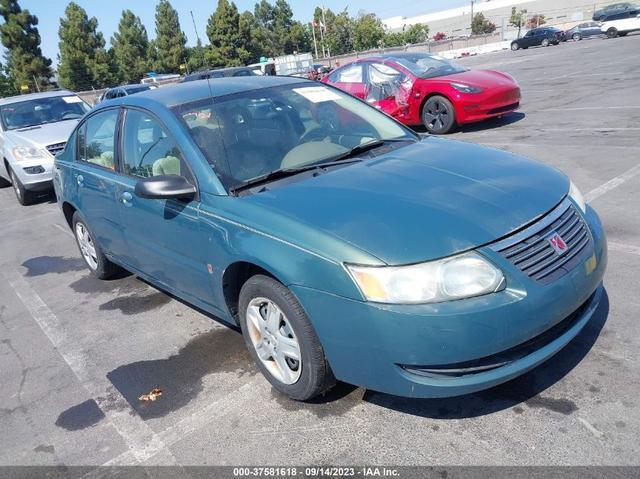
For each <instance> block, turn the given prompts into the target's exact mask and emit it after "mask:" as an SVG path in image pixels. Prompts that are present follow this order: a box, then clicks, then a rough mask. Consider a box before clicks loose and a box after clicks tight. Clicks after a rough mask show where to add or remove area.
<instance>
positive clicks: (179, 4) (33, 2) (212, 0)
mask: <svg viewBox="0 0 640 479" xmlns="http://www.w3.org/2000/svg"><path fill="white" fill-rule="evenodd" d="M75 1H76V3H78V4H79V5H80V6H82V8H84V9H85V10H86V11H87V14H88V15H89V17H92V16H94V17H96V18H97V19H98V30H100V31H101V32H102V33H103V34H104V37H105V39H106V41H107V44H109V39H110V38H111V35H112V34H113V32H114V31H115V30H116V29H117V28H118V22H119V20H120V16H121V13H122V10H124V9H127V8H128V9H130V10H132V11H133V12H134V13H135V14H136V15H138V16H139V17H140V19H141V20H142V23H143V24H144V25H145V27H146V29H147V33H148V34H149V38H154V37H155V7H156V4H157V3H158V2H157V1H156V0H75ZM235 3H236V5H237V6H238V9H239V10H240V11H241V12H242V11H244V10H251V11H253V7H254V5H255V3H256V0H235ZM271 3H275V0H272V1H271ZM321 3H323V2H322V0H317V1H314V0H311V1H309V0H306V1H305V0H289V5H291V8H292V10H293V15H294V17H295V19H296V20H300V21H303V22H308V21H310V20H311V17H312V15H313V11H314V9H315V7H316V5H319V4H321ZM467 3H469V1H468V0H396V1H393V2H392V1H389V0H354V1H352V2H349V1H348V0H324V5H325V7H327V8H330V9H331V10H333V11H341V10H342V9H344V8H345V7H348V9H349V13H350V14H351V15H356V14H357V13H358V12H359V11H360V10H366V11H367V12H372V13H375V14H376V15H378V16H379V17H380V18H383V19H384V18H389V17H394V16H397V15H403V16H412V15H417V14H423V13H428V12H433V11H438V10H444V9H447V8H455V7H459V6H462V5H466V4H467ZM67 4H68V1H67V0H21V1H20V6H21V7H22V8H23V9H29V10H30V11H31V13H33V14H35V15H36V16H37V17H38V20H39V25H38V30H39V31H40V36H41V38H42V44H41V48H42V52H43V53H44V55H45V56H47V57H49V58H51V59H52V60H53V63H54V65H55V64H57V55H58V27H59V26H60V17H61V16H63V15H64V9H65V8H66V6H67ZM171 4H172V5H173V7H174V8H175V9H176V10H177V11H178V15H179V16H180V26H181V27H182V30H183V31H184V32H185V34H186V35H187V39H188V44H189V45H195V43H196V36H195V33H194V29H193V23H192V21H191V15H190V13H189V12H190V11H193V16H194V18H195V22H196V27H197V29H198V34H199V35H200V38H201V39H202V41H203V42H204V43H208V41H207V35H206V25H207V20H208V18H209V16H210V15H211V13H212V12H213V11H214V10H215V8H216V5H217V4H218V2H217V0H171Z"/></svg>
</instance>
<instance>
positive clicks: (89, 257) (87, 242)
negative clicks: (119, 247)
mask: <svg viewBox="0 0 640 479" xmlns="http://www.w3.org/2000/svg"><path fill="white" fill-rule="evenodd" d="M71 225H72V226H73V236H74V237H75V238H76V243H77V245H78V249H80V254H81V255H82V258H83V259H84V262H85V263H86V265H87V267H88V268H89V271H90V272H91V275H92V276H95V277H96V278H98V279H109V278H111V277H113V276H115V275H116V274H118V273H120V272H121V271H122V269H121V268H120V267H119V266H117V265H116V264H114V263H112V262H111V261H109V260H108V259H107V257H106V256H105V255H104V253H103V252H102V249H101V248H100V245H99V244H98V243H97V242H96V241H95V240H94V239H93V233H91V230H90V229H89V227H88V226H87V222H86V221H85V220H84V218H83V217H82V216H81V215H80V213H78V212H77V211H76V212H75V213H74V214H73V218H72V219H71ZM81 231H84V232H86V235H87V236H86V237H84V238H81V236H82V233H81ZM91 248H93V251H91Z"/></svg>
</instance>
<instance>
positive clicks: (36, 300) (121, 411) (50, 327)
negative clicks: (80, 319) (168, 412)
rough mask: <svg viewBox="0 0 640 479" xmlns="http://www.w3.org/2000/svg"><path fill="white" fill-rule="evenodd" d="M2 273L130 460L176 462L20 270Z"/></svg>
mask: <svg viewBox="0 0 640 479" xmlns="http://www.w3.org/2000/svg"><path fill="white" fill-rule="evenodd" d="M3 276H4V277H5V279H6V281H7V283H8V284H9V285H10V286H11V288H12V289H13V291H14V293H15V294H16V296H17V297H18V299H20V301H21V302H22V304H23V305H24V307H25V308H26V309H27V311H28V312H29V313H30V315H31V317H32V318H33V320H34V321H35V322H36V323H37V324H38V326H39V327H40V329H41V330H42V332H43V333H44V334H45V335H46V336H47V338H48V339H49V341H51V344H53V346H54V347H55V348H56V350H57V351H58V353H59V354H60V356H62V358H63V359H64V361H65V362H66V363H67V365H68V366H69V368H70V369H71V371H72V372H73V374H74V375H75V376H76V378H77V379H78V381H79V382H80V384H81V385H82V386H83V387H84V388H85V390H86V391H87V392H88V393H89V395H90V396H91V397H92V398H93V399H94V401H95V402H96V404H97V405H98V407H99V408H100V409H101V410H102V412H103V414H104V415H105V417H106V418H107V420H108V421H109V422H110V423H111V424H112V425H113V427H114V428H115V430H116V431H117V432H118V434H120V436H121V437H122V439H123V440H124V442H125V444H126V445H127V447H128V448H129V450H130V451H131V453H132V456H133V459H135V460H136V461H138V462H143V461H145V460H146V459H148V458H150V457H153V456H155V455H158V454H159V453H162V454H164V456H165V457H167V456H168V459H169V461H172V463H173V464H177V461H176V460H175V457H173V455H172V454H171V453H170V452H169V450H168V449H167V448H166V446H165V444H164V443H163V442H162V440H161V439H160V438H159V437H158V435H157V434H155V432H154V431H153V430H152V429H151V428H150V427H149V426H147V424H145V422H144V421H143V420H142V419H141V418H140V416H138V414H137V413H136V412H135V411H134V410H133V408H132V407H131V406H130V405H129V403H128V402H127V400H126V399H125V398H124V397H123V396H122V395H121V394H120V393H119V391H118V390H117V389H116V388H115V387H113V385H112V384H111V382H110V381H108V380H107V379H106V378H104V377H102V376H100V375H96V374H95V373H94V372H93V371H92V370H91V369H92V368H91V367H90V366H89V363H90V361H89V358H87V357H86V355H84V354H83V352H82V348H81V347H79V345H78V342H77V341H76V340H74V339H72V338H70V337H69V336H68V335H67V332H66V331H65V330H64V328H63V327H62V325H61V324H60V321H59V320H58V317H57V316H56V315H55V313H54V312H53V311H51V309H50V308H49V307H48V306H47V304H46V303H45V302H44V300H43V299H42V298H41V297H40V295H39V294H38V293H37V292H36V291H35V290H34V289H33V288H32V287H31V286H30V285H29V283H28V282H27V281H26V280H25V279H24V278H23V277H22V276H21V275H20V273H18V271H15V270H9V272H4V273H3ZM116 404H117V407H115V406H116Z"/></svg>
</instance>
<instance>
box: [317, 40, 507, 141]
mask: <svg viewBox="0 0 640 479" xmlns="http://www.w3.org/2000/svg"><path fill="white" fill-rule="evenodd" d="M322 81H323V82H325V83H329V84H331V85H334V86H336V87H338V88H340V89H341V90H344V91H346V92H348V93H351V94H352V95H355V96H357V97H359V98H361V99H363V100H365V101H366V102H368V103H371V104H373V105H375V106H376V107H378V108H380V109H382V111H384V112H385V113H387V114H388V115H391V116H392V117H394V118H396V119H397V120H399V121H401V122H402V123H404V124H405V125H424V126H425V127H426V128H427V130H428V131H429V132H430V133H434V134H443V133H447V132H449V131H451V129H452V128H454V127H455V126H456V125H462V124H464V123H472V122H476V121H481V120H484V119H486V118H491V117H495V116H500V115H504V114H505V113H508V112H511V111H514V110H516V109H517V108H518V106H519V104H520V88H519V87H518V84H517V83H516V81H515V80H514V79H513V78H512V77H511V76H510V75H508V74H506V73H501V72H496V71H492V70H473V71H472V70H467V69H466V68H464V67H462V66H460V65H456V64H455V63H453V62H451V61H449V60H447V59H445V58H442V57H439V56H437V55H431V54H427V53H393V54H389V55H382V56H378V57H371V58H363V59H359V60H356V61H355V62H352V63H349V64H347V65H344V66H342V67H340V68H338V69H336V70H334V71H333V72H332V73H331V74H330V75H327V76H325V77H324V78H323V79H322Z"/></svg>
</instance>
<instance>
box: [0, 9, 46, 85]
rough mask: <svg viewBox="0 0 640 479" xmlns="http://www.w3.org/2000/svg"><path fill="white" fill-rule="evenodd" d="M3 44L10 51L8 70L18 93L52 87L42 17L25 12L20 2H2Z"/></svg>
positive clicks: (0, 10)
mask: <svg viewBox="0 0 640 479" xmlns="http://www.w3.org/2000/svg"><path fill="white" fill-rule="evenodd" d="M0 15H1V16H2V17H3V18H4V23H3V24H2V25H0V37H1V38H2V45H4V47H5V48H6V49H7V52H6V53H5V56H6V59H7V69H8V71H9V78H10V81H11V83H13V86H14V88H15V89H16V90H18V91H20V90H21V89H22V87H23V86H26V88H29V89H30V90H38V89H41V88H44V87H46V86H47V85H48V84H49V78H50V77H51V73H52V72H51V60H50V59H48V58H46V57H44V56H43V55H42V50H41V49H40V33H39V32H38V29H37V28H36V26H37V25H38V17H36V16H35V15H31V13H29V10H22V9H21V8H20V5H19V4H18V1H17V0H0Z"/></svg>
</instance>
